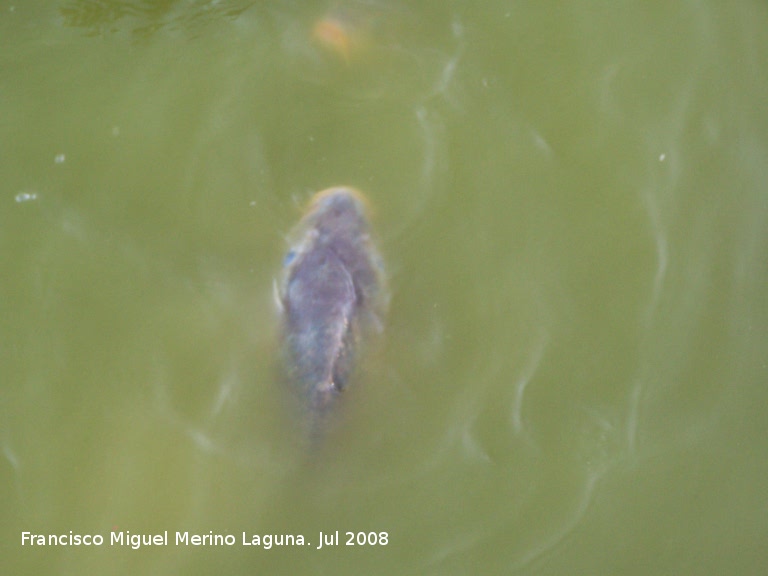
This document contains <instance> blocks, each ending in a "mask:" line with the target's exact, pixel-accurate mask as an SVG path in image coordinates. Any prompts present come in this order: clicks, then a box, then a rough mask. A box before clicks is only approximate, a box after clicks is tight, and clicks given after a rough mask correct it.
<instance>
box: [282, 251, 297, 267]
mask: <svg viewBox="0 0 768 576" xmlns="http://www.w3.org/2000/svg"><path fill="white" fill-rule="evenodd" d="M294 260H296V250H288V252H287V253H286V255H285V257H284V258H283V266H290V265H291V263H292V262H293V261H294Z"/></svg>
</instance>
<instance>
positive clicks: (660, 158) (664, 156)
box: [659, 153, 667, 162]
mask: <svg viewBox="0 0 768 576" xmlns="http://www.w3.org/2000/svg"><path fill="white" fill-rule="evenodd" d="M666 159H667V155H666V154H663V153H662V154H659V162H664V160H666Z"/></svg>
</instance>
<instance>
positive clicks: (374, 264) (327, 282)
mask: <svg viewBox="0 0 768 576" xmlns="http://www.w3.org/2000/svg"><path fill="white" fill-rule="evenodd" d="M292 237H293V242H292V245H291V248H290V250H289V251H288V254H287V255H286V257H285V263H284V273H283V279H282V282H281V285H280V289H279V294H278V298H279V304H280V306H281V308H282V313H283V318H282V324H283V326H282V330H283V339H284V347H285V352H286V356H287V357H286V364H287V368H288V374H289V377H290V380H291V381H293V382H294V383H295V384H297V385H298V388H299V390H300V391H301V395H302V396H303V397H304V398H305V399H306V401H307V404H308V406H309V408H310V410H311V411H312V412H313V413H317V414H321V413H324V412H326V411H327V410H328V409H329V408H330V407H331V406H332V405H333V404H334V399H335V398H336V397H337V396H338V395H339V394H340V393H341V392H342V391H343V390H344V389H345V388H346V387H347V385H348V383H349V379H350V376H351V375H352V372H353V368H354V363H355V360H356V357H357V355H358V352H359V350H360V347H361V345H362V343H363V341H364V340H365V339H366V337H367V336H368V335H369V334H370V333H371V331H379V330H380V329H381V326H382V324H381V322H382V320H381V318H382V315H383V313H384V309H385V307H386V294H385V290H384V286H383V284H384V282H383V270H382V266H381V258H380V256H379V254H378V252H377V251H376V249H375V246H374V244H373V242H372V240H371V237H370V231H369V222H368V217H367V208H366V201H365V198H364V197H363V196H362V195H361V194H360V192H358V191H356V190H354V189H352V188H346V187H338V188H329V189H327V190H323V191H322V192H318V193H317V194H316V195H315V196H314V197H313V198H312V200H311V201H310V203H309V207H308V208H307V211H306V213H305V215H304V217H303V218H302V219H301V221H300V222H299V224H298V225H297V227H296V229H295V230H294V232H293V234H292Z"/></svg>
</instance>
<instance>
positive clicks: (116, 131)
mask: <svg viewBox="0 0 768 576" xmlns="http://www.w3.org/2000/svg"><path fill="white" fill-rule="evenodd" d="M112 136H114V137H115V138H117V137H118V136H120V126H112Z"/></svg>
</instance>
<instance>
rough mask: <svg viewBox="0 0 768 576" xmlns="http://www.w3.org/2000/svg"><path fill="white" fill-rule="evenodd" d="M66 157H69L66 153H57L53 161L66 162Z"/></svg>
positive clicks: (57, 162)
mask: <svg viewBox="0 0 768 576" xmlns="http://www.w3.org/2000/svg"><path fill="white" fill-rule="evenodd" d="M66 159H67V157H66V155H65V154H56V156H55V157H54V159H53V161H54V162H55V163H56V164H64V161H65V160H66Z"/></svg>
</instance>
